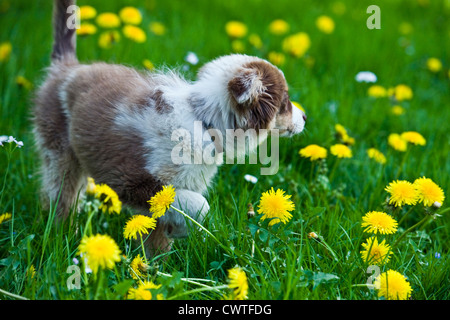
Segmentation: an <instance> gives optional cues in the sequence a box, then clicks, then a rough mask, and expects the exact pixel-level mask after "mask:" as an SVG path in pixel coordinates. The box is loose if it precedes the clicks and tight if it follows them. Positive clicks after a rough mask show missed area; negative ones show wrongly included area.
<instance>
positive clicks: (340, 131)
mask: <svg viewBox="0 0 450 320" xmlns="http://www.w3.org/2000/svg"><path fill="white" fill-rule="evenodd" d="M334 129H335V130H336V133H337V135H338V137H339V138H340V139H341V140H342V142H343V143H344V144H346V145H353V144H355V139H354V138H352V137H350V136H349V135H348V133H347V129H345V127H344V126H343V125H341V124H339V123H337V124H336V125H335V126H334Z"/></svg>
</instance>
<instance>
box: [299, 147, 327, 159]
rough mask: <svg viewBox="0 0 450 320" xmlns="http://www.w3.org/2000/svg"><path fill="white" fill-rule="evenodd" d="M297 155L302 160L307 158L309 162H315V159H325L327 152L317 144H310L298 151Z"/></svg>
mask: <svg viewBox="0 0 450 320" xmlns="http://www.w3.org/2000/svg"><path fill="white" fill-rule="evenodd" d="M298 153H299V154H300V156H302V157H304V158H309V159H310V160H311V161H315V160H317V159H325V158H326V157H327V153H328V151H327V149H325V148H323V147H321V146H318V145H317V144H310V145H309V146H306V147H304V148H302V149H300V151H299V152H298Z"/></svg>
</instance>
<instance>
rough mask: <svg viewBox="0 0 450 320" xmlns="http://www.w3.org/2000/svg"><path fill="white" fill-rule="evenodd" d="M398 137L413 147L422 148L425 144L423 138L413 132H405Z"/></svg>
mask: <svg viewBox="0 0 450 320" xmlns="http://www.w3.org/2000/svg"><path fill="white" fill-rule="evenodd" d="M400 136H401V137H402V139H403V140H405V141H407V142H409V143H412V144H415V145H420V146H424V145H425V144H426V143H427V141H426V140H425V138H424V137H423V136H422V135H421V134H420V133H418V132H415V131H406V132H403V133H402V134H401V135H400Z"/></svg>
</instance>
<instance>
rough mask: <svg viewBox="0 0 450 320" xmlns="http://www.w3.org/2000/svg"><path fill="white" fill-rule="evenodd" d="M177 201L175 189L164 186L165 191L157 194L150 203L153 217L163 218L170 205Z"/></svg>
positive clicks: (170, 186)
mask: <svg viewBox="0 0 450 320" xmlns="http://www.w3.org/2000/svg"><path fill="white" fill-rule="evenodd" d="M174 201H175V188H174V187H173V186H172V185H169V186H163V189H162V190H161V191H159V192H157V193H156V194H155V195H154V196H153V197H152V198H151V199H150V200H149V201H147V202H148V203H150V212H152V213H153V215H152V217H153V218H155V219H157V218H159V217H162V216H163V215H164V214H165V213H166V210H167V209H169V207H170V205H171V204H172V203H173V202H174Z"/></svg>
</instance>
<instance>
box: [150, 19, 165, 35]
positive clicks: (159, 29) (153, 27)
mask: <svg viewBox="0 0 450 320" xmlns="http://www.w3.org/2000/svg"><path fill="white" fill-rule="evenodd" d="M149 29H150V31H151V32H152V33H153V34H154V35H157V36H162V35H164V34H165V33H166V26H165V25H164V24H162V23H161V22H158V21H153V22H151V23H150V25H149Z"/></svg>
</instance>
